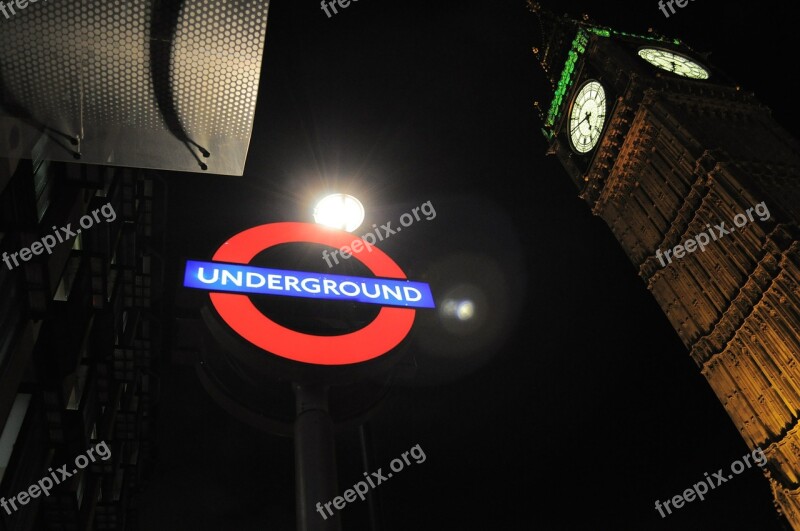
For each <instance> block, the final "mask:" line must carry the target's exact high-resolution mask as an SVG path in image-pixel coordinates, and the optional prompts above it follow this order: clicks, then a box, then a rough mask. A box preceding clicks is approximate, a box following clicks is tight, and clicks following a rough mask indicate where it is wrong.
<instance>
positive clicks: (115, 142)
mask: <svg viewBox="0 0 800 531" xmlns="http://www.w3.org/2000/svg"><path fill="white" fill-rule="evenodd" d="M267 9H268V0H78V1H73V0H39V1H38V2H36V3H29V4H28V5H27V7H26V8H25V9H22V10H20V9H16V10H15V13H14V14H11V13H10V12H9V16H8V17H6V16H4V15H3V14H2V13H0V95H1V96H0V97H1V98H2V99H0V156H7V154H8V153H9V151H10V149H11V146H10V142H9V138H10V137H12V136H13V135H14V134H16V133H15V132H13V129H14V128H15V127H16V128H18V130H19V132H20V133H21V138H22V146H23V151H24V153H25V154H26V156H28V157H30V148H31V147H32V146H33V145H34V143H35V142H36V141H37V139H39V138H41V135H42V134H45V135H47V136H48V137H49V141H48V142H47V147H46V150H45V157H46V158H49V159H51V160H65V161H75V160H76V159H78V157H80V161H81V162H86V163H93V164H112V165H119V166H135V167H143V168H162V169H171V170H181V171H208V172H212V173H219V174H226V175H241V174H242V173H243V171H244V162H245V158H246V155H247V148H248V145H249V142H250V136H251V132H252V127H253V116H254V113H255V104H256V96H257V93H258V81H259V76H260V71H261V56H262V52H263V45H264V37H265V33H266V24H267ZM7 11H8V9H7ZM4 116H5V117H12V118H13V120H6V119H3V117H4ZM206 154H208V156H206ZM204 166H207V169H204V168H203V167H204Z"/></svg>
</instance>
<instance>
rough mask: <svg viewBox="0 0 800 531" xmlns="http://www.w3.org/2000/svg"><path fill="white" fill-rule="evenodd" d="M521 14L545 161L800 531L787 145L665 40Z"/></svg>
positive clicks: (796, 207)
mask: <svg viewBox="0 0 800 531" xmlns="http://www.w3.org/2000/svg"><path fill="white" fill-rule="evenodd" d="M529 6H530V8H531V10H532V11H533V12H534V13H535V14H536V15H537V17H538V18H539V21H540V23H541V29H542V34H543V43H542V47H543V48H534V54H535V55H536V57H537V59H538V60H539V61H540V63H541V64H542V67H543V68H544V70H545V72H546V74H547V75H548V78H549V79H550V81H551V83H552V87H553V96H552V101H551V102H550V104H549V105H547V106H539V105H538V104H537V108H538V109H539V111H540V114H541V116H542V120H543V122H544V126H543V128H542V132H543V133H544V135H545V137H546V139H547V141H548V154H551V155H555V156H556V157H558V159H559V160H560V161H561V163H562V165H563V166H564V168H565V170H566V172H567V174H568V175H569V177H570V178H571V179H572V181H573V182H574V183H575V185H576V186H577V188H578V195H579V196H580V197H581V198H582V199H583V200H584V201H586V203H588V205H589V207H590V208H591V209H592V212H593V213H594V214H595V215H597V216H600V217H601V218H602V219H603V220H604V221H605V222H606V223H607V224H608V226H609V228H610V229H611V231H612V232H613V234H614V235H615V236H616V238H617V240H618V241H619V243H620V245H621V246H622V248H623V249H624V251H625V253H626V254H627V256H628V257H629V259H630V261H631V263H632V264H633V266H634V268H635V269H636V271H637V272H638V274H639V276H640V277H641V278H642V280H643V281H644V282H645V284H646V285H647V288H648V289H649V290H650V292H651V293H652V295H653V297H654V298H655V299H656V301H657V302H658V304H659V305H660V306H661V308H662V310H663V311H664V314H665V315H666V317H667V319H668V320H669V322H670V323H671V324H672V326H673V328H674V329H675V331H676V332H677V333H678V336H679V337H680V339H681V340H682V341H683V344H684V345H685V346H686V349H687V351H688V352H689V355H690V356H691V357H692V359H693V360H694V361H695V363H696V364H697V367H698V370H699V371H700V372H701V373H702V375H703V376H704V377H705V378H706V380H707V381H708V383H709V384H710V385H711V387H712V389H713V390H714V392H715V393H716V395H717V397H718V398H719V400H720V402H721V403H722V405H723V407H724V408H725V410H726V411H727V412H728V415H729V416H730V418H731V420H732V421H733V423H734V424H735V425H736V427H737V429H738V430H739V432H740V434H741V436H742V437H743V438H744V440H745V442H746V443H747V445H748V446H749V447H750V449H751V450H754V449H756V448H761V449H762V450H763V452H764V454H765V455H766V456H767V459H768V464H767V466H766V468H765V469H764V473H765V476H766V478H767V481H769V484H770V486H771V488H772V492H773V495H774V498H775V504H776V507H777V509H778V510H779V511H780V512H781V513H782V514H783V515H784V516H785V517H786V519H787V520H788V522H789V523H790V525H791V526H792V528H793V529H796V530H800V422H799V421H798V419H800V225H798V220H800V143H798V142H797V141H796V140H795V139H794V138H792V137H791V136H790V135H789V134H788V133H787V132H786V131H785V130H784V129H783V128H782V127H781V126H780V125H778V123H777V122H775V120H773V119H772V117H771V115H770V111H769V109H767V108H766V107H765V106H764V105H762V104H761V103H759V102H758V101H757V100H756V99H755V98H754V96H753V95H752V94H750V93H747V92H745V91H744V90H742V89H741V87H739V86H738V85H737V84H736V83H735V82H734V81H732V80H731V79H729V78H727V77H726V76H725V75H724V74H723V73H722V72H720V71H718V70H717V69H715V68H714V66H713V65H711V64H709V63H708V62H707V61H706V60H705V58H704V57H703V56H702V55H700V54H698V53H696V52H694V51H693V50H692V49H691V48H690V47H688V46H687V45H686V44H684V43H683V42H681V41H680V40H678V39H670V38H666V37H662V36H659V35H656V34H653V33H649V34H646V35H633V34H629V33H624V32H621V31H616V30H613V29H611V28H606V27H602V26H597V25H593V24H590V23H588V22H586V21H585V20H584V21H576V20H572V19H569V18H566V17H557V16H555V15H553V14H552V13H549V12H547V11H545V10H543V9H541V8H540V6H539V4H538V3H536V2H533V1H529ZM690 249H691V250H690Z"/></svg>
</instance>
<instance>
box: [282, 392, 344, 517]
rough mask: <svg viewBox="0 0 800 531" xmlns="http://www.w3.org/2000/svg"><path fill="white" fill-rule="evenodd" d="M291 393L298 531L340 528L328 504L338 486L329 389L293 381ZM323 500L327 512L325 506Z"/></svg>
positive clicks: (336, 513)
mask: <svg viewBox="0 0 800 531" xmlns="http://www.w3.org/2000/svg"><path fill="white" fill-rule="evenodd" d="M294 392H295V398H296V402H297V418H296V419H295V421H294V469H295V499H296V510H297V530H298V531H341V520H340V518H339V511H338V510H337V509H335V508H334V507H333V505H331V504H330V502H331V501H332V500H333V498H335V497H336V496H338V487H339V485H338V482H337V479H336V448H335V445H336V443H335V441H336V438H335V434H334V429H333V419H331V416H330V414H329V413H328V389H327V387H326V386H323V385H301V384H295V385H294ZM326 503H328V507H329V508H330V511H328V510H326V509H325V504H326ZM318 504H319V505H318ZM331 512H333V515H331V514H330V513H331Z"/></svg>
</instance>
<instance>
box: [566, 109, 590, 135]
mask: <svg viewBox="0 0 800 531" xmlns="http://www.w3.org/2000/svg"><path fill="white" fill-rule="evenodd" d="M591 116H592V113H590V112H587V113H586V116H584V117H583V120H581V121H580V122H578V123H577V124H575V127H573V128H572V130H571V131H570V133H574V132H575V129H577V128H578V127H580V125H581V124H582V123H583V122H585V121H586V120H588V119H589V118H590V117H591ZM591 129H592V124H589V130H590V131H591Z"/></svg>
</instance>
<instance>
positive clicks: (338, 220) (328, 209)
mask: <svg viewBox="0 0 800 531" xmlns="http://www.w3.org/2000/svg"><path fill="white" fill-rule="evenodd" d="M314 221H315V222H316V223H318V224H320V225H325V226H326V227H333V228H335V229H340V230H344V231H347V232H353V231H354V230H356V229H357V228H359V227H360V226H361V224H362V223H364V205H362V204H361V201H359V200H358V199H356V198H355V197H353V196H352V195H348V194H331V195H328V196H325V197H323V198H322V199H320V200H319V202H318V203H317V206H316V207H315V208H314Z"/></svg>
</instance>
